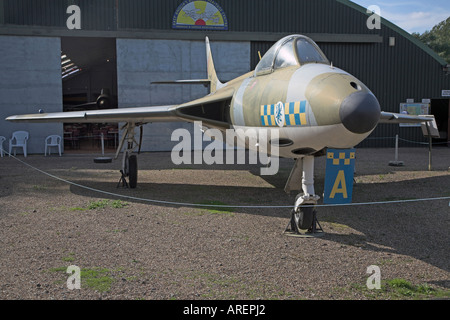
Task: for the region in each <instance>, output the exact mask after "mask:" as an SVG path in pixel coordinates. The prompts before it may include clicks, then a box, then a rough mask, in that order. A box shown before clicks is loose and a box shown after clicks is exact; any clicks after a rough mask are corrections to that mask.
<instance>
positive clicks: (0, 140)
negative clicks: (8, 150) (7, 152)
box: [0, 136, 6, 158]
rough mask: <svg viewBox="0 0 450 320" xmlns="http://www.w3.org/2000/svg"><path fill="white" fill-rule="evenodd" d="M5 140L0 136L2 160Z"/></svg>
mask: <svg viewBox="0 0 450 320" xmlns="http://www.w3.org/2000/svg"><path fill="white" fill-rule="evenodd" d="M5 140H6V138H5V137H3V136H0V155H1V156H2V158H3V141H5Z"/></svg>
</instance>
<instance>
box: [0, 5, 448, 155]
mask: <svg viewBox="0 0 450 320" xmlns="http://www.w3.org/2000/svg"><path fill="white" fill-rule="evenodd" d="M182 2H183V1H182V0H133V1H129V0H95V1H93V0H0V5H1V4H2V3H3V5H4V10H3V15H4V16H3V20H0V21H3V22H4V24H13V25H28V26H53V27H58V28H65V26H66V20H67V18H68V16H69V15H68V14H67V13H66V9H67V7H68V6H69V5H71V4H76V5H78V6H80V8H81V11H82V16H81V18H82V29H83V30H100V31H121V30H122V31H123V30H170V29H171V27H172V19H173V14H174V12H175V10H176V9H177V7H178V6H179V5H180V4H181V3H182ZM342 2H343V0H314V1H313V0H278V1H273V0H245V1H237V0H216V3H217V4H218V5H220V6H221V7H222V9H223V10H224V12H225V14H226V16H227V19H228V28H229V31H235V32H258V33H259V34H261V33H300V34H318V33H325V34H367V35H380V36H382V38H383V42H382V43H376V42H373V43H370V42H369V43H356V42H351V43H342V42H333V43H331V42H329V43H321V42H318V44H319V46H320V47H321V48H322V50H323V51H324V53H325V54H326V55H327V57H328V58H329V60H331V61H333V64H334V65H335V66H337V67H340V68H342V69H344V70H346V71H348V72H350V73H351V74H353V75H355V76H356V77H358V78H359V79H360V80H361V81H363V82H364V83H365V84H366V85H367V86H368V87H369V88H370V89H371V90H372V91H373V92H374V94H375V95H376V96H377V98H378V100H379V101H380V104H381V106H382V109H383V110H385V111H394V112H398V110H399V104H400V103H401V102H405V101H406V99H408V98H413V99H415V101H421V99H422V98H438V97H440V94H441V90H442V89H450V77H449V76H445V75H444V73H443V71H442V66H441V65H440V64H439V63H438V61H437V60H436V59H434V58H433V57H432V56H430V55H429V54H428V53H426V52H425V51H424V50H423V49H422V48H420V47H418V46H417V45H416V44H414V43H413V42H411V41H410V40H409V39H407V38H405V37H404V36H403V35H402V34H400V33H398V32H397V31H396V30H394V29H395V28H394V29H392V28H390V27H388V26H387V25H382V28H381V30H376V29H375V30H369V29H368V28H367V26H366V21H367V18H368V15H367V14H365V13H364V12H361V11H359V10H356V9H355V8H354V4H344V3H342ZM185 32H186V34H188V33H189V32H198V31H188V30H186V31H185ZM222 32H226V31H222ZM389 37H395V39H396V44H395V46H394V47H390V46H389V45H388V39H389ZM258 40H259V39H254V41H252V42H251V53H250V54H251V57H250V59H251V67H254V66H255V65H256V64H257V62H258V60H259V58H258V51H260V52H261V54H264V53H265V51H267V49H268V48H269V47H270V46H271V44H272V43H271V42H264V41H258ZM396 133H399V134H400V136H401V137H402V138H404V139H408V140H412V141H423V142H424V141H425V139H424V138H423V137H422V133H421V130H420V128H399V126H397V125H380V126H378V128H377V129H376V130H375V131H374V133H373V134H372V135H371V136H370V137H369V139H367V140H365V141H364V142H363V143H362V144H361V145H362V146H377V147H387V146H393V137H394V136H395V134H396ZM383 137H389V139H383ZM402 144H403V143H402ZM405 145H408V146H414V144H409V143H406V144H405Z"/></svg>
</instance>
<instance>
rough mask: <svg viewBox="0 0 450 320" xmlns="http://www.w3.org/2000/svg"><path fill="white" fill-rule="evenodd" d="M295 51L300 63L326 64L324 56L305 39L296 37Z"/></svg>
mask: <svg viewBox="0 0 450 320" xmlns="http://www.w3.org/2000/svg"><path fill="white" fill-rule="evenodd" d="M297 52H298V57H299V60H300V63H301V64H304V63H314V62H316V63H326V64H328V61H327V59H326V58H325V56H324V55H323V54H322V53H321V52H320V51H319V50H318V49H317V48H316V47H315V46H314V45H313V44H312V43H310V42H309V41H308V40H306V39H303V38H298V39H297Z"/></svg>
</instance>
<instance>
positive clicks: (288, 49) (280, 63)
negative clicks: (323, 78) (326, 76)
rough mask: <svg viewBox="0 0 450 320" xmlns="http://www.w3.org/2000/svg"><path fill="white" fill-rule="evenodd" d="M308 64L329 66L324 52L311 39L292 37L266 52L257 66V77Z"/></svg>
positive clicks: (299, 36)
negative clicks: (277, 70)
mask: <svg viewBox="0 0 450 320" xmlns="http://www.w3.org/2000/svg"><path fill="white" fill-rule="evenodd" d="M307 63H324V64H329V62H328V59H327V58H326V57H325V55H324V54H323V52H322V51H321V50H320V49H319V47H318V46H317V45H316V44H315V42H314V41H312V40H311V39H310V38H308V37H305V36H302V35H290V36H287V37H284V38H283V39H281V40H279V41H278V42H277V43H275V44H274V45H273V46H272V47H271V48H270V49H269V50H268V51H267V52H266V54H265V55H264V57H262V59H261V61H259V63H258V65H257V66H256V69H255V75H262V74H267V73H271V72H273V71H274V70H276V69H280V68H285V67H289V66H296V65H304V64H307Z"/></svg>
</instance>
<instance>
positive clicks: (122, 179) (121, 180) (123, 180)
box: [116, 170, 128, 188]
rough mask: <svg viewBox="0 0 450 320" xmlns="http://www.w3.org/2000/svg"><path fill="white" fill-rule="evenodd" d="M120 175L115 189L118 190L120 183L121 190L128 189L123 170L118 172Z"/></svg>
mask: <svg viewBox="0 0 450 320" xmlns="http://www.w3.org/2000/svg"><path fill="white" fill-rule="evenodd" d="M120 174H121V177H120V180H119V182H118V183H117V187H116V188H118V187H119V186H120V184H121V183H122V188H128V183H127V179H126V176H125V173H124V172H123V170H120Z"/></svg>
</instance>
